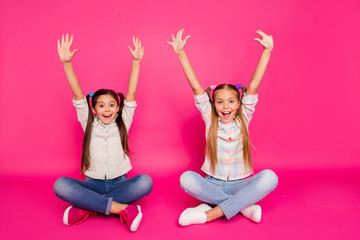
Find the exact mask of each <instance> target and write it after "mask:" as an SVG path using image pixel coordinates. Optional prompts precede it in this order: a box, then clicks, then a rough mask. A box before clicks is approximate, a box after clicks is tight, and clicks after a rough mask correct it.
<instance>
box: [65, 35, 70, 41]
mask: <svg viewBox="0 0 360 240" xmlns="http://www.w3.org/2000/svg"><path fill="white" fill-rule="evenodd" d="M68 42H69V34H68V33H67V34H66V39H65V43H68Z"/></svg>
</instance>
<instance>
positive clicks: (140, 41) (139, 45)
mask: <svg viewBox="0 0 360 240" xmlns="http://www.w3.org/2000/svg"><path fill="white" fill-rule="evenodd" d="M139 48H140V49H141V41H140V40H139Z"/></svg>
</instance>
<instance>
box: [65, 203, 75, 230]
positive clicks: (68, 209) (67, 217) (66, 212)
mask: <svg viewBox="0 0 360 240" xmlns="http://www.w3.org/2000/svg"><path fill="white" fill-rule="evenodd" d="M72 207H73V206H70V207H68V208H67V209H66V210H65V212H64V216H63V222H64V224H65V225H68V226H69V225H70V224H69V211H70V209H71V208H72Z"/></svg>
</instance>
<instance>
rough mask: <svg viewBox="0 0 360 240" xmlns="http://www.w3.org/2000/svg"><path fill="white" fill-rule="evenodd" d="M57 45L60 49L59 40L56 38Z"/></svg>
mask: <svg viewBox="0 0 360 240" xmlns="http://www.w3.org/2000/svg"><path fill="white" fill-rule="evenodd" d="M57 47H58V50H59V49H60V40H59V39H58V40H57Z"/></svg>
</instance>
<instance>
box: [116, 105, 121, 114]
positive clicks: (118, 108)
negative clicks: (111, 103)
mask: <svg viewBox="0 0 360 240" xmlns="http://www.w3.org/2000/svg"><path fill="white" fill-rule="evenodd" d="M119 110H120V105H119V104H118V105H117V109H116V112H119Z"/></svg>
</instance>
